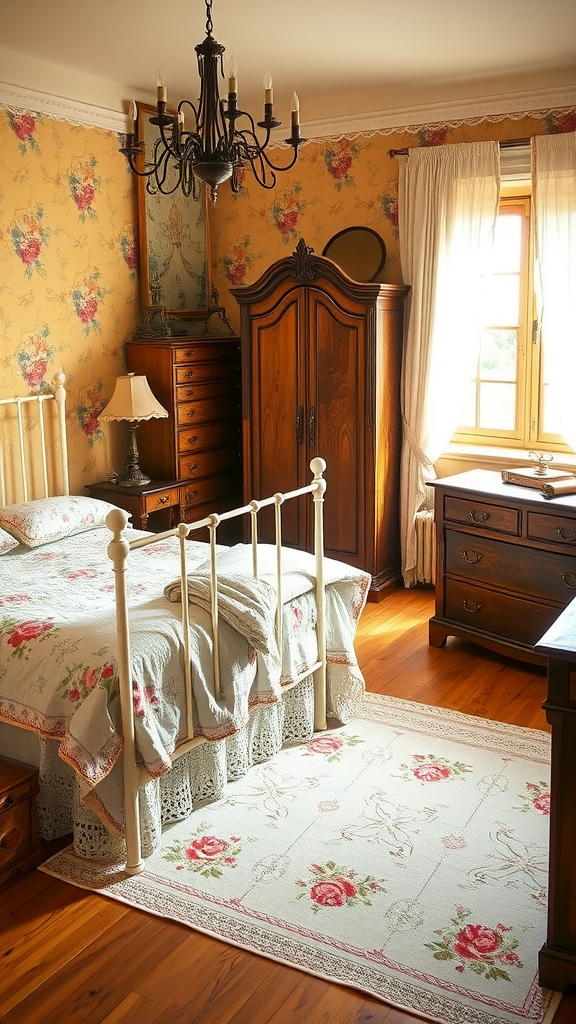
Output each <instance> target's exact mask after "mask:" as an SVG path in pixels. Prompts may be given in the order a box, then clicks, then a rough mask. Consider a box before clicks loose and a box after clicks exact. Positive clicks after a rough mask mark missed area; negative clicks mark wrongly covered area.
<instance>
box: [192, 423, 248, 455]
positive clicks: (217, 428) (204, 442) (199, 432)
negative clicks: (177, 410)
mask: <svg viewBox="0 0 576 1024" xmlns="http://www.w3.org/2000/svg"><path fill="white" fill-rule="evenodd" d="M237 440H238V427H237V425H236V423H235V422H234V421H232V420H224V422H220V423H197V424H196V425H195V426H191V427H189V429H188V430H179V431H178V452H179V454H183V453H184V452H197V451H203V450H205V449H206V448H221V447H222V446H223V445H227V444H235V443H236V442H237Z"/></svg>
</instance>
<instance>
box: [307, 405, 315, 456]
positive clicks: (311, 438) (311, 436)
mask: <svg viewBox="0 0 576 1024" xmlns="http://www.w3.org/2000/svg"><path fill="white" fill-rule="evenodd" d="M308 444H309V445H310V447H311V448H314V446H315V444H316V409H315V408H314V406H312V408H311V409H310V415H309V416H308Z"/></svg>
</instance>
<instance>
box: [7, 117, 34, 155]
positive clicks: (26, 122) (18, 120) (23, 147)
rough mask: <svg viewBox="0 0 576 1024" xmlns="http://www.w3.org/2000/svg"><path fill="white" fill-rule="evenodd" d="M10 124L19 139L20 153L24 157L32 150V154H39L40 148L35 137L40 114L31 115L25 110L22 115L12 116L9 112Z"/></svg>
mask: <svg viewBox="0 0 576 1024" xmlns="http://www.w3.org/2000/svg"><path fill="white" fill-rule="evenodd" d="M7 114H8V124H9V125H10V127H11V129H12V131H13V132H14V134H15V136H16V138H17V139H18V151H19V153H20V154H21V155H22V156H25V155H26V153H27V152H28V151H29V150H30V151H31V152H35V153H39V152H40V147H39V145H38V142H37V139H36V137H35V135H34V133H35V131H36V122H37V121H39V120H40V116H39V115H38V114H31V113H29V111H27V110H23V111H22V112H21V113H20V114H12V113H10V111H7Z"/></svg>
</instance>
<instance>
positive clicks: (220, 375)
mask: <svg viewBox="0 0 576 1024" xmlns="http://www.w3.org/2000/svg"><path fill="white" fill-rule="evenodd" d="M175 377H176V384H190V383H192V382H193V383H194V384H201V383H203V382H207V381H218V380H239V379H240V366H239V365H238V363H196V364H194V365H187V366H177V367H176V374H175Z"/></svg>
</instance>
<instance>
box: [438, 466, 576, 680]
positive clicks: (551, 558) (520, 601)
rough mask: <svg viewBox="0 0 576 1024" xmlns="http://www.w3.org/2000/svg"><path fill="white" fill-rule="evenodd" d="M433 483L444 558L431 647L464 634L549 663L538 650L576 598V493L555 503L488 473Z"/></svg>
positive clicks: (486, 644) (494, 647)
mask: <svg viewBox="0 0 576 1024" xmlns="http://www.w3.org/2000/svg"><path fill="white" fill-rule="evenodd" d="M430 486H432V487H433V488H434V492H435V495H434V507H435V512H434V519H435V524H436V526H435V528H436V540H437V559H438V564H437V582H436V610H435V615H434V616H433V618H431V619H430V624H429V642H430V644H431V645H432V646H433V647H441V646H442V645H443V644H444V643H445V642H446V639H447V637H448V636H457V637H464V638H466V639H468V640H473V641H475V642H477V643H479V644H482V645H483V646H484V647H489V648H490V649H491V650H494V651H497V652H498V653H500V654H504V655H508V656H513V657H517V658H520V659H522V660H526V661H531V662H534V663H537V664H543V662H544V658H543V656H542V655H541V654H538V653H535V652H534V650H533V647H534V645H535V644H537V643H538V641H539V639H540V637H541V636H542V635H543V634H544V633H545V632H546V630H547V629H548V627H549V626H550V625H551V624H552V623H553V622H554V620H555V619H556V618H557V617H558V615H559V614H560V612H561V611H562V609H563V608H565V607H566V605H567V604H568V603H569V602H570V601H571V600H572V598H573V597H575V596H576V495H570V496H563V497H561V498H553V499H547V498H544V497H543V496H542V495H541V493H540V492H539V491H538V490H535V489H533V488H531V487H520V486H516V485H513V484H505V483H503V482H502V480H501V477H500V474H499V473H496V472H489V471H486V470H472V471H471V472H469V473H461V474H459V475H458V476H453V477H445V478H444V479H440V480H435V481H433V483H431V484H430Z"/></svg>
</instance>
